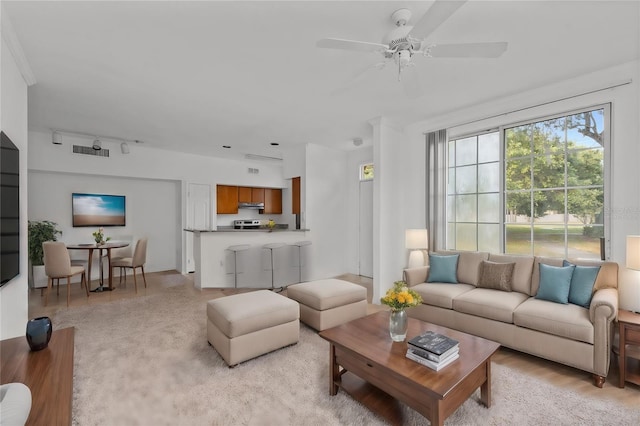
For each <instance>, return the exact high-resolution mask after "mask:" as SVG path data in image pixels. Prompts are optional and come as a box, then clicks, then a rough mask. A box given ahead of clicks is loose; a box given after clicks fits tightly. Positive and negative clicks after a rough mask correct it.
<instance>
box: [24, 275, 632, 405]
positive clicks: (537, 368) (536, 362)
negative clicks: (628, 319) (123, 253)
mask: <svg viewBox="0 0 640 426" xmlns="http://www.w3.org/2000/svg"><path fill="white" fill-rule="evenodd" d="M146 276H147V284H148V287H147V288H146V289H145V287H144V283H143V282H142V277H141V276H140V275H138V278H139V279H138V293H136V292H135V291H134V287H133V278H132V277H131V276H129V277H128V279H127V283H126V286H125V285H124V283H123V284H122V285H120V284H119V283H118V280H117V279H115V280H114V289H115V290H114V291H109V292H103V293H91V295H90V296H89V297H88V298H87V296H86V293H85V291H84V289H81V288H80V284H72V288H71V290H72V291H71V303H70V308H73V307H76V306H85V305H93V304H100V303H109V302H111V301H115V300H122V299H130V298H134V297H142V296H145V295H151V294H154V293H156V292H158V291H160V290H162V289H163V288H166V287H172V286H176V285H183V286H185V289H186V290H187V291H189V292H193V294H194V295H198V296H200V297H202V299H203V300H210V299H214V298H217V297H222V296H228V295H231V294H235V293H238V292H243V291H251V290H252V289H203V290H198V289H196V288H194V287H193V278H192V276H191V275H186V276H185V275H181V274H179V273H177V272H176V271H166V272H155V273H150V274H149V273H148V274H146ZM337 278H341V279H344V280H348V281H351V282H354V283H356V284H360V285H363V286H364V287H366V288H367V295H368V301H369V306H368V313H373V312H377V311H379V310H383V309H386V307H385V306H381V305H378V304H372V303H371V302H372V300H371V298H372V294H373V285H372V280H371V279H370V278H365V277H360V276H357V275H352V274H345V275H341V276H339V277H337ZM96 285H97V284H96V283H95V282H94V283H93V285H92V286H91V288H95V287H96ZM66 291H67V289H66V286H64V285H61V286H60V295H59V296H57V295H56V290H55V289H54V290H53V291H52V292H51V294H50V295H49V305H48V306H46V307H45V306H44V296H41V294H40V293H41V292H40V290H31V291H30V293H29V317H30V318H34V317H37V316H53V314H55V312H57V311H58V310H60V309H69V308H67V304H66V302H67V293H66ZM283 294H285V295H286V291H285V292H284V293H283ZM493 362H495V363H496V364H500V365H505V366H509V367H510V368H513V369H515V370H517V371H520V372H522V374H527V375H530V376H536V377H538V378H539V379H540V380H542V381H543V382H547V383H550V384H552V385H554V386H558V387H561V388H564V389H567V390H570V391H574V392H577V393H579V394H582V395H590V396H594V397H599V398H603V399H605V400H610V401H619V402H622V403H624V404H625V405H628V406H629V407H638V404H640V386H637V385H634V384H632V383H627V384H626V386H625V388H624V389H621V388H619V387H618V363H617V360H615V359H614V360H613V362H612V363H611V368H610V371H609V375H608V377H607V381H606V383H605V385H604V388H602V389H599V388H597V387H595V386H594V385H593V381H592V379H591V375H590V374H589V373H586V372H584V371H581V370H577V369H574V368H571V367H567V366H565V365H562V364H557V363H554V362H551V361H547V360H544V359H541V358H537V357H534V356H530V355H527V354H523V353H521V352H517V351H513V350H510V349H506V348H501V349H500V350H499V351H498V352H497V353H496V355H494V357H493ZM636 367H638V368H640V366H638V365H636Z"/></svg>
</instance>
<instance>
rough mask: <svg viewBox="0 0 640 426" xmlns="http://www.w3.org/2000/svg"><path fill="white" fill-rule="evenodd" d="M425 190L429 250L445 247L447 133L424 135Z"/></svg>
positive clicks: (439, 131)
mask: <svg viewBox="0 0 640 426" xmlns="http://www.w3.org/2000/svg"><path fill="white" fill-rule="evenodd" d="M426 144H427V149H426V157H427V158H426V163H425V164H426V166H427V172H426V179H427V182H426V188H427V196H426V197H425V199H426V202H427V205H426V209H425V211H426V215H427V218H426V219H427V220H426V224H427V229H428V230H429V250H432V251H434V250H444V249H445V248H446V247H447V240H446V238H447V162H446V161H447V131H446V129H443V130H438V131H435V132H430V133H427V134H426Z"/></svg>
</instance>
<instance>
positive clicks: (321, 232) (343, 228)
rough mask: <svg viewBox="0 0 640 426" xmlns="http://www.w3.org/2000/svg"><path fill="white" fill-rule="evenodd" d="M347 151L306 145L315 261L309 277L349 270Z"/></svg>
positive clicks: (309, 224)
mask: <svg viewBox="0 0 640 426" xmlns="http://www.w3.org/2000/svg"><path fill="white" fill-rule="evenodd" d="M345 182H347V153H346V152H344V151H338V150H335V149H331V148H326V147H323V146H319V145H313V144H309V145H307V148H306V185H305V190H306V203H305V204H306V228H309V229H310V230H311V232H308V233H307V234H306V235H307V236H309V237H310V238H309V239H310V240H311V241H312V242H313V244H312V245H311V246H308V247H307V248H308V249H309V252H310V254H311V255H310V259H313V263H312V264H311V265H309V266H310V270H309V271H308V274H309V275H308V276H309V279H310V280H312V279H320V278H327V277H332V276H336V275H340V274H343V273H345V271H346V270H347V261H346V247H347V239H348V235H347V217H348V214H347V210H348V206H347V196H348V191H347V185H345Z"/></svg>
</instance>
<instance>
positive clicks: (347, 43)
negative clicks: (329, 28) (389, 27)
mask: <svg viewBox="0 0 640 426" xmlns="http://www.w3.org/2000/svg"><path fill="white" fill-rule="evenodd" d="M316 46H317V47H325V48H328V49H343V50H356V51H360V52H384V51H385V50H387V48H388V46H386V45H384V44H380V43H370V42H368V41H356V40H344V39H340V38H323V39H322V40H318V41H317V42H316Z"/></svg>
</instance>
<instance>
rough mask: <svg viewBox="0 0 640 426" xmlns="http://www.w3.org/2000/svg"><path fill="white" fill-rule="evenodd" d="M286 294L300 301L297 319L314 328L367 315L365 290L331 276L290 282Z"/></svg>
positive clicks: (321, 327)
mask: <svg viewBox="0 0 640 426" xmlns="http://www.w3.org/2000/svg"><path fill="white" fill-rule="evenodd" d="M287 297H289V298H291V299H293V300H296V301H297V302H298V303H300V320H302V322H304V323H305V324H307V325H309V326H310V327H313V328H315V329H316V330H318V331H322V330H326V329H327V328H331V327H335V326H337V325H340V324H344V323H345V322H349V321H351V320H354V319H356V318H360V317H363V316H365V315H367V289H366V288H364V287H363V286H361V285H358V284H354V283H350V282H347V281H343V280H338V279H335V278H332V279H327V280H318V281H310V282H306V283H301V284H293V285H290V286H288V287H287Z"/></svg>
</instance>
